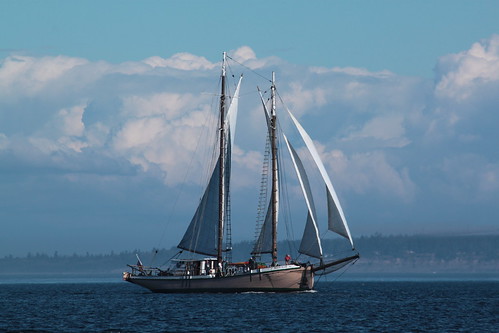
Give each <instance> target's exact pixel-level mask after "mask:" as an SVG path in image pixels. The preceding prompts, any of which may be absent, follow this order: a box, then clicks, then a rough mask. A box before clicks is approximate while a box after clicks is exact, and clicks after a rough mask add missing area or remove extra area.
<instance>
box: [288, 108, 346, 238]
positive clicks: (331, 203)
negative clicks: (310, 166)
mask: <svg viewBox="0 0 499 333" xmlns="http://www.w3.org/2000/svg"><path fill="white" fill-rule="evenodd" d="M287 111H288V113H289V115H290V116H291V119H292V120H293V122H294V124H295V126H296V128H297V129H298V132H300V135H301V137H302V139H303V141H304V142H305V145H306V146H307V148H308V150H309V152H310V154H311V155H312V158H313V159H314V162H315V164H316V165H317V167H318V168H319V171H320V173H321V175H322V179H323V180H324V182H325V184H326V191H327V198H328V228H329V230H331V231H333V232H335V233H337V234H338V235H341V236H343V237H345V238H347V239H348V240H349V241H350V244H351V245H352V248H353V247H354V245H353V239H352V236H351V235H350V230H349V228H348V224H347V221H346V219H345V215H344V214H343V209H342V208H341V205H340V201H339V200H338V196H337V195H336V191H335V190H334V187H333V184H332V183H331V179H329V175H328V174H327V172H326V168H325V167H324V164H323V163H322V160H321V158H320V156H319V153H318V152H317V149H316V148H315V145H314V142H313V141H312V139H311V138H310V136H309V135H308V133H307V132H306V131H305V129H304V128H303V127H302V126H301V124H300V123H299V122H298V120H296V118H295V117H294V116H293V114H292V113H291V111H289V109H288V110H287Z"/></svg>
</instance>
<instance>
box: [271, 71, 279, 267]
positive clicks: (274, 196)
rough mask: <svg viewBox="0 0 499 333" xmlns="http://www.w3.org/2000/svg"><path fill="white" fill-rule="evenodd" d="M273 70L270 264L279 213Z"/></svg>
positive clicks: (275, 248) (274, 256) (273, 76)
mask: <svg viewBox="0 0 499 333" xmlns="http://www.w3.org/2000/svg"><path fill="white" fill-rule="evenodd" d="M275 90H276V89H275V72H272V87H271V97H270V98H271V101H272V106H271V110H270V148H271V152H272V191H271V198H270V200H271V209H272V265H273V266H275V265H276V264H277V221H278V214H279V201H278V200H279V170H278V163H277V148H278V147H277V133H276V128H277V116H276V100H275V95H276V91H275Z"/></svg>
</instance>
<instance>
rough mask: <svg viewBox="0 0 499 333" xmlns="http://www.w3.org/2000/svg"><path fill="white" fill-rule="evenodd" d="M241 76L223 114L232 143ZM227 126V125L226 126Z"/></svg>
mask: <svg viewBox="0 0 499 333" xmlns="http://www.w3.org/2000/svg"><path fill="white" fill-rule="evenodd" d="M242 80H243V77H242V76H241V77H240V78H239V82H238V83H237V87H236V91H235V92H234V96H232V100H231V103H230V106H229V110H228V111H227V115H226V116H225V124H227V123H228V125H229V126H228V128H229V132H230V143H231V145H234V137H235V135H236V123H237V110H238V106H239V88H240V87H241V81H242ZM226 127H227V126H226Z"/></svg>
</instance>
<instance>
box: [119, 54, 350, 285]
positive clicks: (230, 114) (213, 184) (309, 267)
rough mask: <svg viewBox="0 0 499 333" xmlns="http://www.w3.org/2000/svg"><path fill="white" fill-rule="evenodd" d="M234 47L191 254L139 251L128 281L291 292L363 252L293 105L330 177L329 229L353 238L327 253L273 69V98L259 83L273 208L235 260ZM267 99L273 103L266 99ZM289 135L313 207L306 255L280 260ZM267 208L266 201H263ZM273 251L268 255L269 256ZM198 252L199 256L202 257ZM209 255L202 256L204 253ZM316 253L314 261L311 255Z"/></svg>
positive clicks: (186, 245) (190, 236)
mask: <svg viewBox="0 0 499 333" xmlns="http://www.w3.org/2000/svg"><path fill="white" fill-rule="evenodd" d="M227 58H228V56H227V54H226V53H225V52H224V53H223V60H222V71H221V80H220V81H221V92H220V101H219V123H218V130H219V134H218V140H217V147H218V156H217V161H216V163H215V166H214V167H213V169H212V173H211V177H210V179H209V181H208V185H207V187H206V190H205V192H204V194H203V196H202V198H201V200H200V202H199V205H198V208H197V210H196V212H195V214H194V217H193V218H192V220H191V222H190V224H189V226H188V228H187V230H186V232H185V234H184V236H183V238H182V240H181V241H180V243H179V244H178V246H177V247H178V248H179V249H180V253H182V252H183V251H186V252H187V253H189V254H190V255H191V257H189V258H183V259H180V258H176V259H172V260H171V267H170V268H168V269H162V268H159V267H145V266H144V265H143V264H142V262H141V260H140V258H139V257H138V256H137V259H138V262H137V264H136V265H128V266H129V267H130V268H131V271H130V272H124V273H123V279H124V280H125V281H128V282H131V283H134V284H137V285H139V286H142V287H145V288H147V289H149V290H151V291H153V292H164V293H174V292H248V291H263V292H269V291H270V292H284V291H303V290H311V289H313V288H314V278H315V277H317V276H322V275H324V274H328V273H331V272H333V271H336V270H338V269H341V268H343V267H345V266H347V265H349V264H352V263H354V262H355V261H356V260H357V259H358V258H359V254H358V252H356V251H355V248H354V244H353V239H352V236H351V234H350V230H349V228H348V225H347V222H346V219H345V216H344V213H343V210H342V208H341V205H340V203H339V200H338V197H337V195H336V192H335V190H334V188H333V185H332V183H331V180H330V178H329V176H328V174H327V172H326V169H325V167H324V164H323V162H322V161H321V159H320V156H319V153H318V151H317V149H316V147H315V145H314V143H313V141H312V139H311V138H310V136H309V135H308V133H307V132H306V131H305V129H304V128H303V127H302V126H301V124H300V123H299V122H298V120H297V119H296V118H295V117H294V116H293V114H292V113H291V112H290V111H289V110H288V109H286V111H287V113H288V114H289V116H290V118H291V120H292V123H293V124H294V126H296V129H297V130H298V132H299V134H300V136H301V138H302V139H303V141H304V143H305V146H306V147H307V148H308V151H309V152H310V155H311V157H312V160H313V162H314V164H315V165H316V167H317V168H318V170H319V173H320V175H321V177H320V178H321V179H322V182H323V183H324V185H325V189H326V193H325V194H326V195H325V199H326V202H327V215H328V218H327V219H328V222H327V225H328V230H330V231H332V232H334V233H336V234H338V235H340V236H342V237H344V238H345V239H346V240H347V241H348V242H349V243H350V244H349V245H351V249H352V253H351V254H352V255H349V256H345V257H343V258H339V259H334V260H326V258H325V256H324V254H323V250H322V245H321V238H320V234H319V225H318V217H317V213H316V209H315V205H314V200H313V197H312V191H311V187H310V183H309V180H308V177H307V174H306V172H305V168H304V164H303V163H302V160H301V159H300V157H299V155H298V154H297V152H296V150H295V149H294V147H293V146H292V145H291V143H290V141H289V140H288V138H287V137H286V136H285V135H284V133H279V127H278V121H277V115H276V99H277V92H276V85H275V73H272V80H271V87H270V99H269V103H266V101H265V99H264V97H263V95H262V92H261V91H260V90H258V92H259V95H260V99H261V102H262V105H263V111H264V115H265V119H266V125H267V143H268V146H269V159H270V161H269V162H268V164H270V165H269V169H270V177H269V178H270V181H269V183H270V187H271V189H270V199H268V204H267V202H266V201H265V204H264V206H265V208H266V213H264V214H261V215H262V216H263V217H262V219H261V220H262V221H261V222H262V223H260V230H259V234H258V235H257V237H255V238H257V239H256V242H255V245H254V248H253V251H252V252H251V254H248V255H251V258H250V259H249V260H248V261H244V262H232V261H231V255H230V252H231V250H232V249H231V246H232V245H231V244H229V243H224V233H225V234H226V233H228V232H230V231H227V228H228V227H229V223H228V221H229V216H228V215H229V213H230V203H229V190H230V175H231V172H230V170H231V151H232V145H233V142H234V134H235V126H236V116H237V108H238V99H239V90H240V85H241V81H242V75H241V77H240V78H239V80H238V83H237V86H236V89H235V91H234V94H233V95H232V96H228V94H226V76H227V73H226V72H227V70H226V66H227ZM267 104H268V105H267ZM281 135H282V138H283V141H284V143H285V147H286V148H287V150H288V151H289V154H290V157H291V158H290V160H291V161H292V164H293V165H294V170H295V172H296V175H297V179H298V182H299V184H300V187H301V190H302V193H303V198H304V201H305V204H306V207H307V219H306V222H305V227H304V232H303V237H302V240H301V243H300V247H299V250H298V252H300V253H301V254H303V255H305V256H307V257H308V258H309V260H306V261H298V260H294V261H291V260H290V258H289V256H288V255H287V256H286V258H285V259H286V260H285V262H279V261H278V240H277V225H278V221H279V203H280V188H281V186H280V185H281V178H282V177H280V160H279V156H280V155H279V152H278V150H279V149H280V145H279V142H280V141H279V140H280V137H281ZM264 210H265V209H264ZM269 254H270V258H269V259H268V262H267V263H265V262H264V261H262V260H263V256H266V257H268V255H269ZM196 255H197V257H196ZM199 256H202V257H199ZM311 258H313V259H315V261H314V262H312V261H311V260H310V259H311Z"/></svg>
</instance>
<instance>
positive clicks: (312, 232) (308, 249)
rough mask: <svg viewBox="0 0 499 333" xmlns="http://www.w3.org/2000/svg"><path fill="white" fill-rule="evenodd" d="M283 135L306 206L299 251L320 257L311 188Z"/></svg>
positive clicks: (295, 155) (320, 251)
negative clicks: (305, 218) (306, 210)
mask: <svg viewBox="0 0 499 333" xmlns="http://www.w3.org/2000/svg"><path fill="white" fill-rule="evenodd" d="M283 137H284V141H285V142H286V146H287V147H288V150H289V153H290V155H291V160H292V161H293V165H294V167H295V171H296V175H297V176H298V180H299V182H300V186H301V189H302V191H303V197H304V198H305V203H306V204H307V208H308V214H307V223H306V224H305V230H304V232H303V237H302V240H301V243H300V249H299V252H300V253H303V254H306V255H309V256H311V257H315V258H322V245H321V241H320V237H319V229H318V227H317V222H316V221H317V213H316V212H315V205H314V199H313V197H312V190H311V189H310V183H309V181H308V177H307V173H306V172H305V168H304V167H303V163H302V161H301V159H300V157H299V156H298V154H297V153H296V151H295V149H294V148H293V146H292V145H291V144H290V143H289V141H288V138H287V137H286V135H284V134H283Z"/></svg>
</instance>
